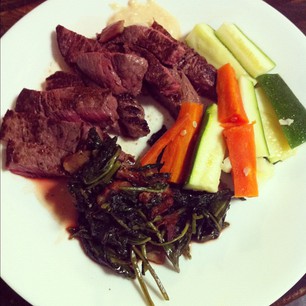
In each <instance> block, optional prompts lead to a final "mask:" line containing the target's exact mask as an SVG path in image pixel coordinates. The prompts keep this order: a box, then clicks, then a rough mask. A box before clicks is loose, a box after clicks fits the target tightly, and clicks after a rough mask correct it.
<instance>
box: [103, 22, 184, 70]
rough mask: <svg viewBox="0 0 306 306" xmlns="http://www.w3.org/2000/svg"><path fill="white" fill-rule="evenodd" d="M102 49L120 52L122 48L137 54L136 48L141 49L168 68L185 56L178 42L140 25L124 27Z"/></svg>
mask: <svg viewBox="0 0 306 306" xmlns="http://www.w3.org/2000/svg"><path fill="white" fill-rule="evenodd" d="M114 45H115V46H117V48H116V47H114ZM104 47H106V48H107V49H109V50H116V49H117V50H122V47H123V49H124V50H125V51H126V52H128V53H130V51H134V52H137V49H138V47H141V48H144V49H146V50H147V51H149V52H151V53H153V54H154V55H155V56H156V57H157V58H158V59H159V60H160V62H161V63H162V64H164V65H167V66H170V67H172V66H174V65H176V63H177V62H178V61H180V60H181V58H182V57H183V56H184V54H185V49H184V48H183V47H182V46H181V44H180V43H179V42H178V41H176V40H175V39H173V38H171V37H168V36H167V35H165V34H164V33H162V32H161V31H158V30H156V29H154V28H152V27H146V26H142V25H131V26H127V27H125V28H124V30H123V31H122V33H121V35H117V36H116V37H115V39H113V40H108V41H107V43H106V44H105V45H104ZM135 47H136V49H135Z"/></svg>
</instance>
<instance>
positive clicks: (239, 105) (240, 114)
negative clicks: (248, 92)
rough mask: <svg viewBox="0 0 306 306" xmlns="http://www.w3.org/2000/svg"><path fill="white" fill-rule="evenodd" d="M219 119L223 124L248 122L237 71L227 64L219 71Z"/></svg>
mask: <svg viewBox="0 0 306 306" xmlns="http://www.w3.org/2000/svg"><path fill="white" fill-rule="evenodd" d="M217 95H218V120H219V122H221V123H222V124H234V125H236V124H244V123H248V121H249V120H248V118H247V115H246V113H245V110H244V107H243V102H242V99H241V94H240V89H239V85H238V82H237V79H236V75H235V71H234V69H233V67H232V66H231V65H230V64H225V65H223V66H222V67H220V68H219V69H218V71H217Z"/></svg>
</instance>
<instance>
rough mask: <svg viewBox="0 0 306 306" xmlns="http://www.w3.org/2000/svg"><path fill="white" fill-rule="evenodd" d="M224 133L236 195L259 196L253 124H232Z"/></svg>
mask: <svg viewBox="0 0 306 306" xmlns="http://www.w3.org/2000/svg"><path fill="white" fill-rule="evenodd" d="M223 135H224V137H225V141H226V145H227V148H228V152H229V158H230V161H231V165H232V177H233V181H234V194H235V197H256V196H258V184H257V177H256V149H255V140H254V131H253V125H252V124H244V125H237V126H232V127H229V128H226V129H224V131H223Z"/></svg>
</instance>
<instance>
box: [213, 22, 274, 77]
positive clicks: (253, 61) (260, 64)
mask: <svg viewBox="0 0 306 306" xmlns="http://www.w3.org/2000/svg"><path fill="white" fill-rule="evenodd" d="M215 33H216V36H217V37H218V38H219V39H220V40H221V41H222V43H223V44H224V45H225V46H226V47H227V48H228V49H229V50H230V51H231V53H232V54H233V55H234V56H235V58H236V59H237V60H238V61H239V63H240V64H241V66H242V67H243V68H244V69H245V70H246V71H247V72H248V73H249V74H250V75H251V76H252V77H253V78H256V77H257V76H259V75H261V74H264V73H267V72H268V71H270V70H272V69H273V68H274V67H275V63H274V62H273V61H272V60H271V58H270V57H269V56H267V55H266V54H265V53H264V52H263V51H262V50H261V49H260V48H259V47H258V46H257V45H256V44H255V43H254V42H253V41H251V40H250V39H249V38H248V37H247V36H246V35H245V33H243V32H242V31H241V30H240V29H239V28H238V27H237V25H235V24H233V23H223V24H222V25H221V26H220V27H219V28H218V29H217V30H216V31H215Z"/></svg>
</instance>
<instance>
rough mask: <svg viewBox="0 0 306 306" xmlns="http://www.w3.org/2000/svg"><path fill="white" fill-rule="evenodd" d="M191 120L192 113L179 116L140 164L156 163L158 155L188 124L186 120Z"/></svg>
mask: <svg viewBox="0 0 306 306" xmlns="http://www.w3.org/2000/svg"><path fill="white" fill-rule="evenodd" d="M188 121H190V115H189V114H186V115H184V116H182V117H180V118H178V119H177V120H176V121H175V122H174V124H173V125H172V127H171V128H170V129H169V130H168V131H167V132H166V133H165V134H163V135H162V136H161V137H160V138H159V139H158V140H157V141H156V142H155V143H154V144H153V146H152V147H151V148H150V149H149V150H148V151H147V152H146V153H145V154H144V155H143V156H142V157H141V159H140V164H141V165H142V166H144V165H148V164H154V163H156V161H157V158H158V156H159V155H160V153H161V152H162V150H163V149H164V148H165V147H166V146H167V145H168V143H169V142H170V141H172V140H173V139H174V138H175V137H176V135H177V134H179V133H180V132H181V131H182V130H183V129H184V127H185V126H186V122H188Z"/></svg>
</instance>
